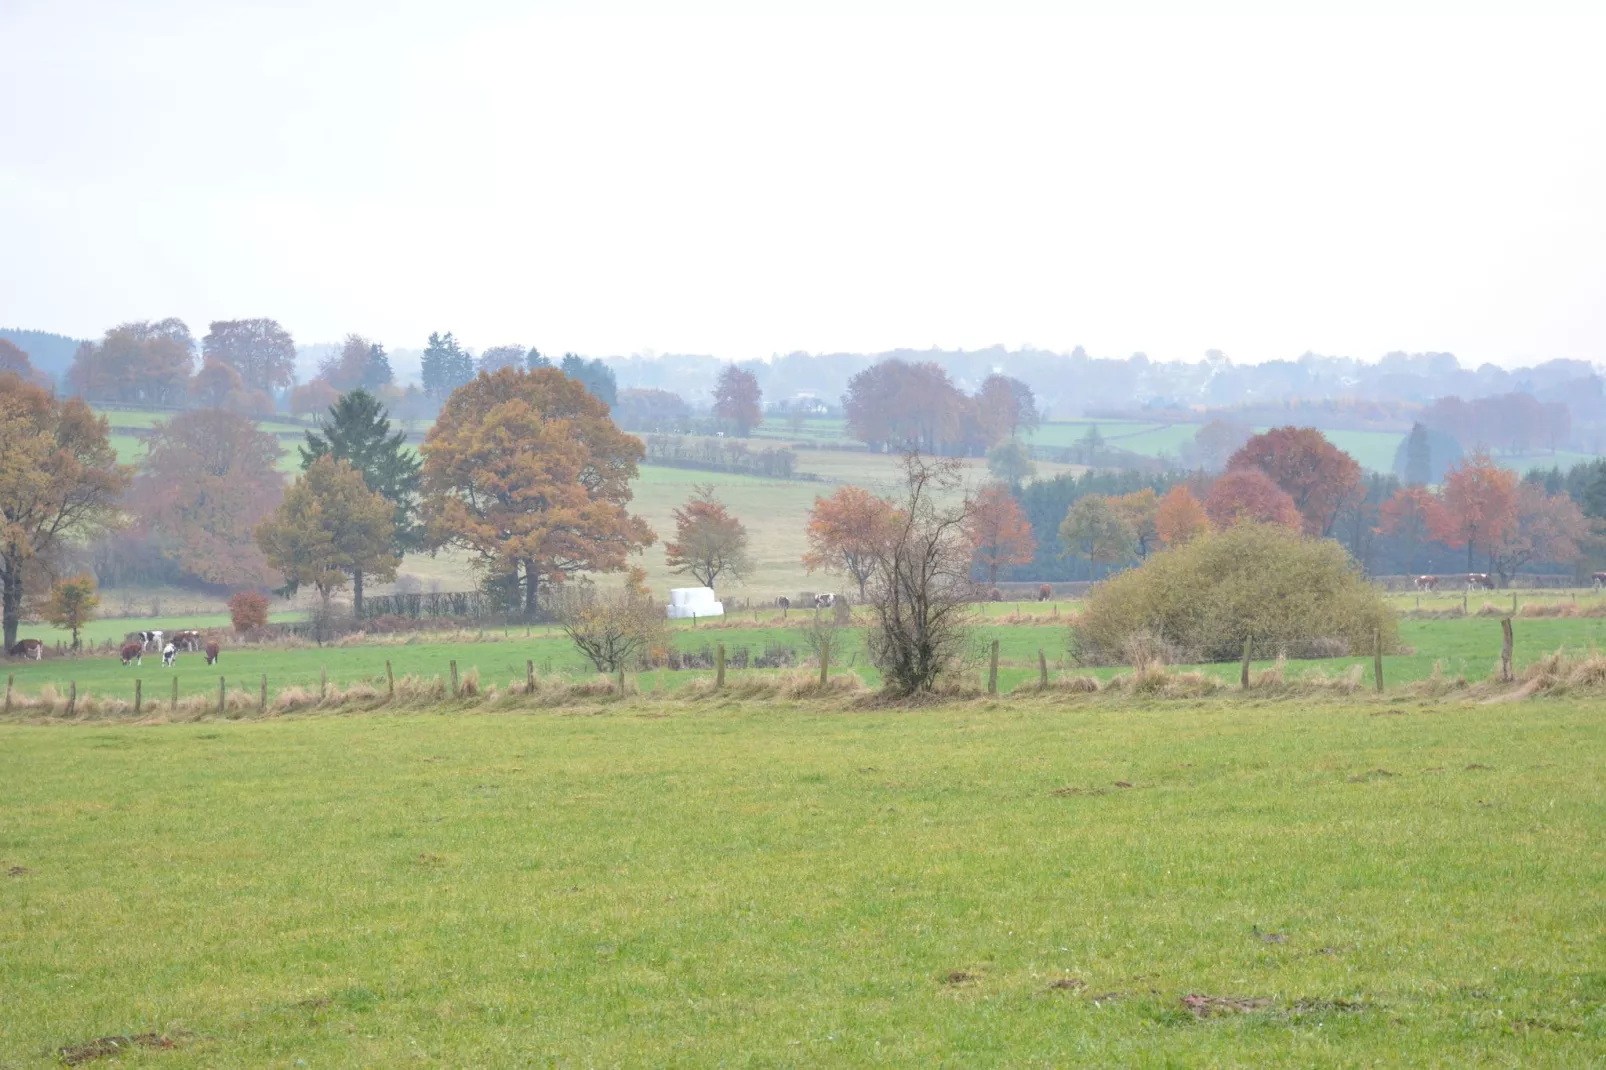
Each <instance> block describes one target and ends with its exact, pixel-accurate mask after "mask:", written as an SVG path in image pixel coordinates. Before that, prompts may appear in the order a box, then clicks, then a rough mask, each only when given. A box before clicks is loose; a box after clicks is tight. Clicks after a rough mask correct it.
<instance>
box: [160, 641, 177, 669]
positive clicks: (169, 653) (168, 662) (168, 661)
mask: <svg viewBox="0 0 1606 1070" xmlns="http://www.w3.org/2000/svg"><path fill="white" fill-rule="evenodd" d="M177 653H178V647H176V646H174V645H173V644H172V643H168V644H167V645H166V646H164V647H163V648H162V667H163V668H166V669H171V668H172V667H173V657H174V655H176V654H177Z"/></svg>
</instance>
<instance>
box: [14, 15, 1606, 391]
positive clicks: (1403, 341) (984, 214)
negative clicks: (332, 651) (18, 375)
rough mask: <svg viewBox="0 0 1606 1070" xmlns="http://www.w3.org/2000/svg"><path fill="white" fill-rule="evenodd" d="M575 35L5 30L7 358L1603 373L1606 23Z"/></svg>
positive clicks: (812, 22)
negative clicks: (270, 343)
mask: <svg viewBox="0 0 1606 1070" xmlns="http://www.w3.org/2000/svg"><path fill="white" fill-rule="evenodd" d="M581 7H582V6H581V5H557V4H548V5H541V4H528V3H526V4H507V5H492V4H472V3H432V4H421V5H406V4H397V3H375V4H363V3H339V2H328V3H306V4H274V5H266V4H228V3H224V2H221V0H218V2H211V3H194V4H184V3H160V2H157V3H125V2H119V3H107V4H101V5H95V4H81V3H71V2H59V0H52V2H45V0H41V2H32V0H0V54H3V55H4V56H5V62H4V63H0V250H3V255H0V324H3V325H8V326H23V327H34V328H41V329H47V330H54V331H60V332H63V333H67V334H72V335H75V336H79V337H86V336H94V335H98V334H99V333H100V332H101V331H102V330H104V329H105V328H106V327H108V326H110V325H112V324H114V323H116V322H119V321H122V320H128V319H155V318H160V317H164V316H169V315H177V316H180V317H183V318H184V319H186V320H187V321H189V323H190V324H191V326H192V327H194V328H196V330H197V333H199V332H201V331H204V330H205V324H206V323H207V322H208V321H210V320H213V319H232V318H239V317H246V316H273V317H276V318H277V319H279V320H280V321H281V322H282V323H284V324H285V326H287V327H288V328H289V329H290V330H291V331H292V332H293V333H294V334H295V336H296V338H297V339H298V341H301V342H316V341H332V340H335V339H337V338H338V337H340V336H341V335H343V334H344V333H346V332H348V331H358V332H361V333H364V334H367V335H370V336H372V337H375V338H377V339H379V340H382V341H384V342H385V343H387V344H388V345H390V346H392V347H408V348H415V347H418V346H420V345H421V344H422V343H423V339H424V337H425V335H427V334H428V332H430V331H432V330H442V331H444V330H453V331H456V332H457V334H458V336H459V337H460V338H462V339H463V340H464V341H465V342H467V343H468V344H469V345H471V346H474V347H476V348H483V347H485V346H488V345H494V344H498V343H502V342H511V341H518V342H522V343H523V344H525V345H531V344H534V345H539V346H540V347H541V348H542V349H544V350H559V351H561V350H565V349H572V350H577V351H580V352H584V353H588V354H620V353H631V352H644V351H657V352H691V353H713V354H716V355H719V356H723V357H731V358H743V357H753V356H768V355H769V354H771V353H778V352H787V351H791V350H797V349H802V350H810V351H833V350H861V351H863V350H881V349H887V348H891V347H895V346H916V347H925V346H929V345H941V346H944V347H960V346H962V347H967V348H974V347H978V346H985V345H989V344H993V343H1003V344H1006V345H1009V346H1012V347H1013V346H1017V345H1021V344H1023V343H1030V344H1034V345H1038V346H1042V347H1047V348H1051V349H1063V350H1068V349H1070V348H1071V347H1073V346H1075V345H1078V344H1080V345H1083V346H1085V347H1086V348H1087V349H1088V351H1089V352H1092V353H1095V354H1099V355H1113V356H1124V355H1127V354H1129V353H1131V352H1133V351H1138V350H1141V351H1144V352H1146V353H1148V354H1149V355H1150V356H1151V357H1154V358H1157V359H1171V358H1187V359H1196V358H1197V357H1198V356H1199V355H1200V354H1201V353H1202V352H1203V351H1204V350H1205V349H1208V348H1219V349H1223V350H1225V351H1226V352H1227V353H1228V354H1229V355H1230V356H1232V357H1233V358H1234V359H1236V360H1241V361H1255V360H1264V359H1268V358H1273V357H1292V356H1297V355H1298V354H1299V353H1301V352H1304V351H1305V350H1307V349H1313V350H1316V351H1319V352H1324V353H1331V354H1344V355H1350V356H1359V357H1365V358H1368V359H1375V358H1376V357H1377V356H1379V355H1381V354H1382V353H1383V352H1385V351H1388V350H1391V349H1406V350H1412V351H1418V350H1450V351H1453V352H1455V353H1456V354H1458V355H1459V356H1461V358H1462V359H1463V361H1464V362H1470V363H1474V364H1475V363H1479V362H1482V361H1493V362H1495V363H1501V364H1508V365H1509V364H1516V363H1524V362H1532V361H1538V360H1544V359H1548V358H1551V357H1573V358H1580V359H1586V360H1598V361H1606V61H1603V60H1602V56H1603V55H1606V32H1603V25H1606V24H1603V22H1602V21H1600V19H1599V18H1596V17H1591V16H1590V15H1588V14H1587V13H1588V12H1590V11H1591V10H1598V9H1600V8H1602V7H1606V5H1599V4H1596V5H1594V8H1593V9H1591V8H1580V9H1578V11H1576V12H1572V13H1569V12H1568V11H1567V10H1566V9H1561V8H1551V9H1549V11H1548V13H1547V14H1545V15H1543V16H1534V15H1531V14H1525V15H1501V14H1499V13H1498V12H1499V10H1500V8H1499V7H1493V8H1482V9H1479V10H1480V11H1481V12H1482V13H1480V14H1477V15H1474V16H1466V15H1464V14H1458V13H1460V12H1465V11H1468V10H1473V9H1474V7H1475V5H1468V4H1446V5H1443V6H1442V7H1432V6H1427V5H1416V6H1409V5H1403V6H1402V5H1393V4H1391V5H1375V6H1373V7H1370V8H1368V7H1364V6H1357V5H1350V4H1332V5H1324V6H1323V7H1322V8H1320V9H1317V8H1311V9H1309V10H1324V11H1335V12H1345V13H1346V14H1342V15H1329V16H1316V15H1312V16H1309V17H1287V16H1282V15H1276V14H1268V13H1267V12H1277V11H1281V10H1284V9H1285V8H1286V7H1287V5H1278V6H1275V7H1271V8H1268V9H1265V10H1261V9H1258V8H1256V7H1253V6H1245V5H1236V6H1228V7H1219V8H1217V9H1216V10H1218V11H1225V12H1230V13H1229V14H1222V15H1218V16H1216V17H1211V18H1190V17H1182V16H1179V15H1177V14H1175V13H1174V12H1175V11H1177V10H1182V9H1181V8H1168V7H1166V6H1163V5H1147V6H1142V7H1141V8H1140V7H1138V6H1135V5H1134V6H1126V5H1123V6H1120V7H1117V6H1116V5H1113V4H1111V5H1093V4H1087V5H1059V6H1057V8H1056V9H1057V10H1060V11H1070V12H1073V13H1074V14H1072V15H1070V16H1068V17H1060V18H1049V17H1041V16H1039V15H1037V14H1034V13H1033V11H1032V9H1031V8H1028V7H1016V8H1013V9H1012V10H1013V12H1014V13H1013V14H1012V15H1010V16H1008V17H985V16H982V15H980V14H977V12H980V11H983V10H996V9H997V7H998V5H985V6H984V5H981V4H976V5H964V4H948V5H931V4H922V5H908V6H902V7H900V6H895V5H882V6H879V7H877V6H875V5H867V4H855V5H841V4H839V5H835V6H833V5H830V4H825V5H817V4H795V5H787V6H786V7H785V8H777V10H790V11H803V12H807V13H809V14H808V16H807V17H773V18H758V17H751V16H748V15H744V14H741V13H742V12H748V11H753V10H760V7H759V6H758V5H740V6H729V7H721V6H714V5H696V4H677V5H662V8H659V7H656V6H646V5H643V6H641V7H638V8H634V9H632V8H630V7H624V6H619V5H584V9H585V10H586V11H595V10H604V9H605V10H608V11H610V12H612V13H613V14H612V15H610V16H608V17H603V16H597V15H590V14H587V15H575V14H573V12H575V11H578V10H581ZM670 7H673V9H674V10H677V11H683V12H691V13H692V14H687V15H685V16H684V17H675V18H660V17H645V16H642V15H640V14H637V13H635V12H636V11H640V10H649V11H650V10H662V9H668V8H670ZM938 9H940V10H942V11H943V12H945V14H943V15H941V16H939V17H930V16H926V15H923V14H922V15H916V14H912V12H925V11H929V10H938ZM862 10H874V11H876V12H878V14H877V16H876V17H857V16H854V15H852V14H851V12H855V11H862ZM1131 10H1143V11H1145V12H1148V14H1147V15H1145V16H1143V17H1134V16H1121V17H1105V15H1104V14H1102V13H1104V12H1111V11H1123V12H1125V11H1131ZM1400 10H1408V11H1410V14H1409V15H1408V16H1399V15H1395V14H1387V12H1394V11H1400ZM1506 10H1508V11H1525V12H1527V11H1532V10H1534V9H1533V8H1532V7H1531V6H1528V5H1516V4H1513V5H1509V6H1508V7H1507V8H1506ZM1355 12H1361V14H1355ZM1491 12H1494V13H1491Z"/></svg>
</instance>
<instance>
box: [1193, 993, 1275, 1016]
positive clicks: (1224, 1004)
mask: <svg viewBox="0 0 1606 1070" xmlns="http://www.w3.org/2000/svg"><path fill="white" fill-rule="evenodd" d="M1182 1005H1183V1006H1184V1007H1186V1008H1188V1010H1189V1011H1191V1012H1192V1013H1193V1016H1194V1017H1195V1018H1214V1017H1217V1016H1219V1015H1223V1014H1246V1013H1248V1012H1249V1011H1263V1010H1265V1009H1266V1008H1267V1007H1269V1006H1271V1000H1269V999H1254V998H1249V997H1244V996H1200V995H1186V996H1183V997H1182Z"/></svg>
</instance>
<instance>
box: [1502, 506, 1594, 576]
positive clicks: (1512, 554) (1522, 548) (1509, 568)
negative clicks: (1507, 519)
mask: <svg viewBox="0 0 1606 1070" xmlns="http://www.w3.org/2000/svg"><path fill="white" fill-rule="evenodd" d="M1588 536H1589V524H1588V521H1586V520H1585V519H1584V514H1583V512H1582V511H1580V510H1579V508H1578V506H1577V505H1576V504H1574V502H1573V500H1572V499H1571V498H1569V497H1568V496H1567V495H1565V494H1556V495H1549V494H1546V493H1545V488H1544V487H1543V486H1541V485H1538V484H1534V483H1522V484H1519V485H1518V487H1517V490H1516V494H1515V495H1514V496H1513V499H1512V522H1511V523H1510V524H1509V525H1508V526H1507V527H1506V529H1505V530H1504V531H1503V532H1502V533H1501V534H1500V536H1499V537H1498V538H1496V539H1495V540H1494V542H1493V545H1492V546H1491V548H1490V550H1491V552H1490V555H1489V563H1490V565H1491V566H1492V567H1493V568H1494V571H1495V572H1496V573H1497V574H1498V575H1499V577H1500V583H1501V584H1502V585H1505V584H1506V583H1508V582H1509V581H1510V580H1511V577H1513V576H1515V575H1516V574H1517V570H1518V569H1520V568H1522V567H1523V566H1524V565H1526V564H1528V563H1529V562H1530V561H1554V562H1556V563H1557V564H1563V565H1570V564H1572V563H1573V562H1574V561H1577V560H1578V559H1579V557H1581V556H1583V551H1582V550H1581V549H1580V548H1579V545H1578V544H1579V543H1580V542H1581V541H1583V540H1584V539H1586V538H1588Z"/></svg>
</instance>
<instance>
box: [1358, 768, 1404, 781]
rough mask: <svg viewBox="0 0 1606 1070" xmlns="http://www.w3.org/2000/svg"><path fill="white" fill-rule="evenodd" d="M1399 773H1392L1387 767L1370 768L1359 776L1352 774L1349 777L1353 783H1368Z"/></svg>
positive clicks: (1395, 775) (1386, 778)
mask: <svg viewBox="0 0 1606 1070" xmlns="http://www.w3.org/2000/svg"><path fill="white" fill-rule="evenodd" d="M1399 775H1400V774H1398V773H1391V772H1389V771H1388V770H1387V769H1369V770H1367V771H1366V772H1364V773H1361V774H1360V775H1358V776H1352V777H1349V778H1348V779H1349V782H1350V783H1351V784H1366V783H1370V782H1371V781H1374V780H1388V779H1390V778H1391V777H1397V776H1399Z"/></svg>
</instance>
